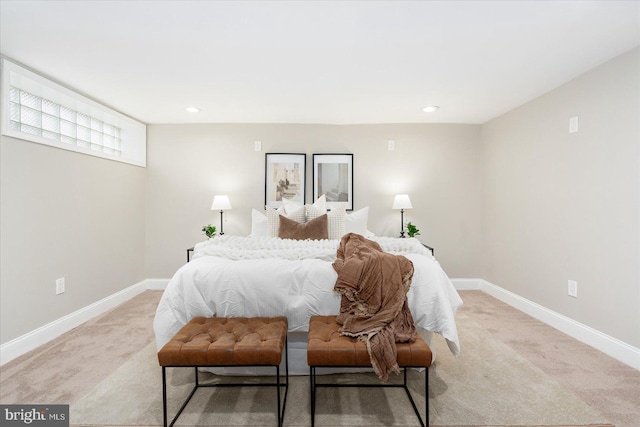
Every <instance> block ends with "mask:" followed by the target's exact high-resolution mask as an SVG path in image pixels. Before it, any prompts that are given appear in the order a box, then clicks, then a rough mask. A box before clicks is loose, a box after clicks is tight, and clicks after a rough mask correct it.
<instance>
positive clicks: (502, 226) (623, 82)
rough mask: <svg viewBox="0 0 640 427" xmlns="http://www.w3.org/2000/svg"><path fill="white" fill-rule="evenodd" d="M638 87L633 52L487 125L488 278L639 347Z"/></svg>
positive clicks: (638, 56) (638, 55)
mask: <svg viewBox="0 0 640 427" xmlns="http://www.w3.org/2000/svg"><path fill="white" fill-rule="evenodd" d="M639 76H640V49H635V50H633V51H631V52H628V53H627V54H624V55H622V56H620V57H618V58H615V59H614V60H612V61H610V62H608V63H606V64H603V65H601V66H599V67H597V68H595V69H593V70H591V71H589V72H587V73H586V74H584V75H582V76H580V77H578V78H576V79H575V80H573V81H571V82H569V83H567V84H565V85H563V86H561V87H559V88H557V89H555V90H553V91H551V92H549V93H547V94H546V95H544V96H542V97H540V98H537V99H535V100H534V101H531V102H529V103H527V104H525V105H523V106H521V107H519V108H516V109H515V110H512V111H510V112H509V113H507V114H505V115H503V116H502V117H499V118H497V119H494V120H492V121H490V122H488V123H486V124H484V125H483V126H482V146H483V161H482V163H483V176H482V180H483V203H482V204H483V209H482V231H483V237H482V241H483V251H482V254H483V258H482V265H483V269H482V274H481V275H482V277H483V278H484V279H486V280H488V281H490V282H492V283H494V284H495V285H498V286H501V287H503V288H505V289H508V290H510V291H512V292H514V293H516V294H518V295H520V296H522V297H524V298H527V299H529V300H531V301H534V302H536V303H538V304H540V305H542V306H544V307H547V308H549V309H551V310H554V311H556V312H558V313H560V314H563V315H565V316H567V317H569V318H571V319H574V320H577V321H579V322H581V323H584V324H586V325H588V326H591V327H593V328H595V329H597V330H599V331H601V332H604V333H605V334H608V335H610V336H612V337H615V338H618V339H620V340H622V341H624V342H626V343H628V344H631V345H633V346H635V347H640V272H639V264H640V252H639V244H640V207H639V199H640V150H639V148H640V130H639V123H640V85H639V84H640V83H639V80H640V79H639ZM573 116H578V117H579V132H578V133H574V134H569V133H568V129H569V118H570V117H573ZM567 280H576V281H577V282H578V298H577V299H575V298H571V297H569V296H567Z"/></svg>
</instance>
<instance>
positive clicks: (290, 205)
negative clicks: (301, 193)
mask: <svg viewBox="0 0 640 427" xmlns="http://www.w3.org/2000/svg"><path fill="white" fill-rule="evenodd" d="M301 207H302V205H301V204H300V203H296V202H292V201H290V200H287V199H285V200H284V201H283V202H282V206H280V207H279V208H278V210H279V211H280V213H284V214H285V216H286V215H290V214H292V213H294V212H295V211H297V210H298V209H300V208H301Z"/></svg>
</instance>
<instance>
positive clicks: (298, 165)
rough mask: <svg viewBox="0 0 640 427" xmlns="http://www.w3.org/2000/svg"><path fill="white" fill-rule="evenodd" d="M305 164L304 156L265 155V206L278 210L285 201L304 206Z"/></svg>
mask: <svg viewBox="0 0 640 427" xmlns="http://www.w3.org/2000/svg"><path fill="white" fill-rule="evenodd" d="M306 163H307V155H306V154H289V153H267V154H265V169H264V170H265V173H264V183H265V188H264V204H265V206H270V207H272V208H278V207H280V206H282V204H283V203H284V201H285V200H290V201H292V202H297V203H299V204H301V205H304V202H305V190H306V182H305V173H306V170H305V166H306Z"/></svg>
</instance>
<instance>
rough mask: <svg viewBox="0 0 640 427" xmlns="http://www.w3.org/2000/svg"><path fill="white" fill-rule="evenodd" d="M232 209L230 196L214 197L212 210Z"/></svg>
mask: <svg viewBox="0 0 640 427" xmlns="http://www.w3.org/2000/svg"><path fill="white" fill-rule="evenodd" d="M229 209H231V202H230V201H229V196H225V195H222V196H215V197H214V198H213V203H212V204H211V210H212V211H225V210H229Z"/></svg>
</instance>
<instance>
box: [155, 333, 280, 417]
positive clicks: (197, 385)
mask: <svg viewBox="0 0 640 427" xmlns="http://www.w3.org/2000/svg"><path fill="white" fill-rule="evenodd" d="M284 358H285V359H284V360H285V375H286V377H285V383H284V384H283V383H282V382H281V381H280V365H276V366H275V368H276V382H275V383H264V384H248V383H233V384H232V383H223V384H200V379H199V376H198V366H193V370H194V374H195V379H194V387H193V389H192V390H191V393H189V396H188V397H187V399H186V400H185V401H184V403H183V404H182V406H181V407H180V409H179V410H178V413H177V414H176V415H175V417H173V420H171V422H170V423H169V422H168V419H169V417H168V410H167V368H170V367H171V368H185V367H189V366H163V367H162V419H163V425H164V427H173V425H174V424H175V422H176V421H177V420H178V417H179V416H180V415H181V414H182V412H183V411H184V409H185V408H186V407H187V404H188V403H189V401H190V400H191V398H192V397H193V395H194V394H195V392H196V390H198V389H199V388H201V387H263V386H264V387H275V388H276V392H277V393H278V397H277V404H278V407H277V410H276V414H277V417H278V427H282V424H283V423H284V412H285V408H286V406H287V394H288V393H289V351H288V342H287V341H286V340H285V353H284ZM243 366H245V365H243ZM249 366H253V365H249ZM202 367H203V368H204V367H216V366H215V365H211V366H202ZM227 367H228V366H227ZM281 387H284V397H283V398H281V396H280V388H281ZM280 405H282V408H280Z"/></svg>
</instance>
